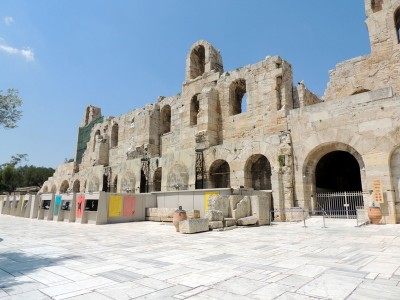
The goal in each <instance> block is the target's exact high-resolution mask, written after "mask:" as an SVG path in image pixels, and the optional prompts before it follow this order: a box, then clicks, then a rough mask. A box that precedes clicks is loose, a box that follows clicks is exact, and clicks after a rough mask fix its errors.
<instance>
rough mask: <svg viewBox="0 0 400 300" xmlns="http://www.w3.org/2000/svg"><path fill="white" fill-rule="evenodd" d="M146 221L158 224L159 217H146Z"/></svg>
mask: <svg viewBox="0 0 400 300" xmlns="http://www.w3.org/2000/svg"><path fill="white" fill-rule="evenodd" d="M146 221H153V222H160V221H161V219H160V217H146Z"/></svg>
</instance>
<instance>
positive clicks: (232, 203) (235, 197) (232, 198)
mask: <svg viewBox="0 0 400 300" xmlns="http://www.w3.org/2000/svg"><path fill="white" fill-rule="evenodd" d="M242 199H243V196H242V195H231V196H229V205H230V210H229V217H232V216H233V210H234V209H236V206H237V205H238V203H239V202H240V200H242Z"/></svg>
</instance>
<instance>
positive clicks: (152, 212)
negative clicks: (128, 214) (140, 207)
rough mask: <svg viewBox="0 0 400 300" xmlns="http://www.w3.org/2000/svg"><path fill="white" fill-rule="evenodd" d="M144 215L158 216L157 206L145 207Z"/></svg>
mask: <svg viewBox="0 0 400 300" xmlns="http://www.w3.org/2000/svg"><path fill="white" fill-rule="evenodd" d="M146 217H158V208H157V207H148V208H146Z"/></svg>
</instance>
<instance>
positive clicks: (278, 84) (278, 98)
mask: <svg viewBox="0 0 400 300" xmlns="http://www.w3.org/2000/svg"><path fill="white" fill-rule="evenodd" d="M275 90H276V110H280V109H281V108H282V76H278V77H276V86H275Z"/></svg>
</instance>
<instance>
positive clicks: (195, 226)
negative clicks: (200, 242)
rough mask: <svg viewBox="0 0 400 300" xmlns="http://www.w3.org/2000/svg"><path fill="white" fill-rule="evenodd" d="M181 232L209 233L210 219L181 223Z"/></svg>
mask: <svg viewBox="0 0 400 300" xmlns="http://www.w3.org/2000/svg"><path fill="white" fill-rule="evenodd" d="M179 231H180V232H181V233H197V232H204V231H209V228H208V219H204V218H199V219H190V220H184V221H180V222H179Z"/></svg>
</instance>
